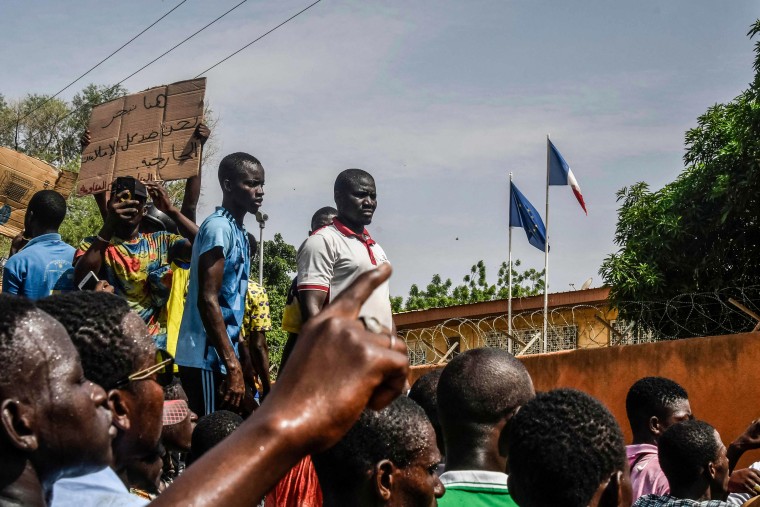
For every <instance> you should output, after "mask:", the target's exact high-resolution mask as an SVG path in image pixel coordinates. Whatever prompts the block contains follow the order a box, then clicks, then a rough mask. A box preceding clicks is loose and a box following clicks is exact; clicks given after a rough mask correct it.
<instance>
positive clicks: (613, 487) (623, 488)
mask: <svg viewBox="0 0 760 507" xmlns="http://www.w3.org/2000/svg"><path fill="white" fill-rule="evenodd" d="M632 501H633V499H632V496H631V486H630V481H629V480H628V478H627V476H626V474H625V473H623V472H621V471H617V472H615V473H613V474H612V475H611V476H610V478H609V479H607V480H606V481H605V482H603V483H601V484H600V485H599V487H598V488H597V490H596V492H595V493H594V496H593V497H592V499H591V501H590V502H589V507H630V506H631V503H632Z"/></svg>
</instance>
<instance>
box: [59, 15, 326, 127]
mask: <svg viewBox="0 0 760 507" xmlns="http://www.w3.org/2000/svg"><path fill="white" fill-rule="evenodd" d="M247 1H248V0H242V1H241V2H240V3H238V4H237V5H235V6H233V7H232V8H230V9H229V10H227V11H226V12H224V13H223V14H221V15H220V16H219V17H217V18H216V19H214V20H213V21H211V22H210V23H208V24H206V25H205V26H203V27H202V28H200V29H199V30H197V31H195V32H194V33H193V34H191V35H189V36H188V37H186V38H185V39H183V40H182V41H181V42H179V43H177V44H175V45H174V46H172V47H171V48H169V49H167V50H166V51H164V52H163V53H161V54H160V55H158V56H157V57H156V58H154V59H153V60H151V61H149V62H148V63H146V64H145V65H143V66H142V67H140V68H139V69H137V70H136V71H134V72H133V73H131V74H130V75H128V76H127V77H125V78H124V79H122V80H121V81H119V82H118V83H116V84H115V85H113V86H112V87H111V88H109V89H108V90H106V92H105V93H104V95H107V94H108V93H110V92H112V91H113V90H115V89H116V88H118V86H119V85H120V84H122V83H123V82H124V81H126V80H127V79H129V78H131V77H132V76H134V75H135V74H137V73H139V72H142V71H143V70H145V69H146V68H148V67H149V66H151V65H153V64H154V63H156V62H157V61H158V60H160V59H161V58H163V57H164V56H166V55H168V54H169V53H171V52H172V51H174V50H175V49H177V48H178V47H180V46H181V45H182V44H184V43H185V42H187V41H189V40H190V39H192V38H193V37H195V36H196V35H198V34H199V33H201V32H202V31H203V30H205V29H206V28H208V27H210V26H211V25H213V24H214V23H216V22H217V21H219V20H220V19H222V18H223V17H225V16H226V15H227V14H229V13H230V12H232V11H234V10H235V9H237V8H238V7H240V6H241V5H243V4H244V3H246V2H247ZM319 1H321V0H319ZM92 105H93V104H92V103H90V102H86V103H84V104H82V105H81V106H79V107H78V108H76V109H72V110H71V111H69V112H68V113H67V114H65V115H64V116H62V117H60V118H58V119H57V120H56V121H55V124H56V125H57V124H58V123H60V122H62V121H63V120H65V119H66V118H68V117H69V116H71V115H72V114H74V113H76V112H77V111H79V110H80V109H82V108H84V107H87V106H92Z"/></svg>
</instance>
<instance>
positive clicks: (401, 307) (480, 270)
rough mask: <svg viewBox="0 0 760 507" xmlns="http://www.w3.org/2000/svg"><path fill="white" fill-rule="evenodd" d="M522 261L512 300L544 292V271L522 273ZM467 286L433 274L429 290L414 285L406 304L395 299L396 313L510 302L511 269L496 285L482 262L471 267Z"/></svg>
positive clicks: (515, 273)
mask: <svg viewBox="0 0 760 507" xmlns="http://www.w3.org/2000/svg"><path fill="white" fill-rule="evenodd" d="M517 267H520V260H519V259H518V260H516V261H515V262H513V264H512V297H526V296H535V295H537V294H541V293H543V291H544V279H543V276H544V272H543V271H536V270H535V269H528V270H526V271H523V272H518V271H517V270H516V269H515V268H517ZM463 282H464V283H463V284H460V285H458V286H456V287H453V285H454V284H453V283H452V282H451V279H450V278H447V279H446V281H443V279H442V278H441V276H440V275H438V274H436V275H433V278H432V280H431V281H430V283H429V284H428V285H427V287H425V290H420V288H419V287H418V286H417V285H416V284H414V285H412V286H411V288H410V289H409V297H408V298H407V300H406V304H404V300H403V298H402V297H401V296H396V297H392V298H391V309H392V310H393V311H394V312H396V313H397V312H400V311H410V310H424V309H426V308H443V307H447V306H455V305H463V304H467V303H478V302H481V301H492V300H494V299H506V298H507V297H508V296H509V268H508V266H507V263H506V262H502V263H501V266H500V267H499V272H498V279H497V281H496V284H489V283H488V279H487V276H486V265H485V263H484V262H483V261H482V260H481V261H478V262H477V263H476V264H474V265H473V266H472V268H470V273H469V274H467V275H465V276H464V278H463Z"/></svg>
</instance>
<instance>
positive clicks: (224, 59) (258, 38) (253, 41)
mask: <svg viewBox="0 0 760 507" xmlns="http://www.w3.org/2000/svg"><path fill="white" fill-rule="evenodd" d="M321 1H322V0H317V1H316V2H314V3H312V4H311V5H309V6H308V7H306V8H304V9H302V10H300V11H298V12H297V13H296V14H294V15H292V16H291V17H289V18H288V19H286V20H285V21H283V22H282V23H280V24H279V25H277V26H275V27H274V28H272V29H271V30H269V31H268V32H265V33H264V34H262V35H260V36H258V37H257V38H255V39H254V40H252V41H251V42H249V43H248V44H246V45H245V46H243V47H242V48H240V49H238V50H237V51H235V52H234V53H231V54H230V55H228V56H227V57H225V58H223V59H221V60H219V61H218V62H216V63H215V64H214V65H212V66H211V67H209V68H208V69H206V70H204V71H203V72H200V73H199V74H198V75H196V76H195V77H196V78H197V77H200V76H202V75H203V74H205V73H206V72H208V71H210V70H211V69H213V68H214V67H217V66H218V65H221V64H222V63H224V62H226V61H227V60H229V59H230V58H232V57H233V56H235V55H236V54H238V53H240V52H241V51H243V50H244V49H246V48H248V47H249V46H251V45H252V44H254V43H255V42H258V41H260V40H261V39H263V38H264V37H266V36H267V35H269V34H270V33H272V32H274V31H275V30H277V29H278V28H280V27H281V26H283V25H285V24H287V23H289V22H290V21H291V20H293V19H295V18H297V17H298V16H300V15H301V14H303V13H304V12H306V11H308V10H309V9H311V8H312V7H314V6H315V5H317V4H318V3H319V2H321Z"/></svg>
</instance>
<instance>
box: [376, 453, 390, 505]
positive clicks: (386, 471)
mask: <svg viewBox="0 0 760 507" xmlns="http://www.w3.org/2000/svg"><path fill="white" fill-rule="evenodd" d="M394 468H395V467H394V466H393V463H391V461H390V460H387V459H384V460H382V461H380V462H378V463H377V464H376V465H375V493H376V494H377V496H378V497H379V498H381V499H382V500H383V501H385V502H387V501H388V500H390V498H391V492H392V489H393V471H394Z"/></svg>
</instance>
